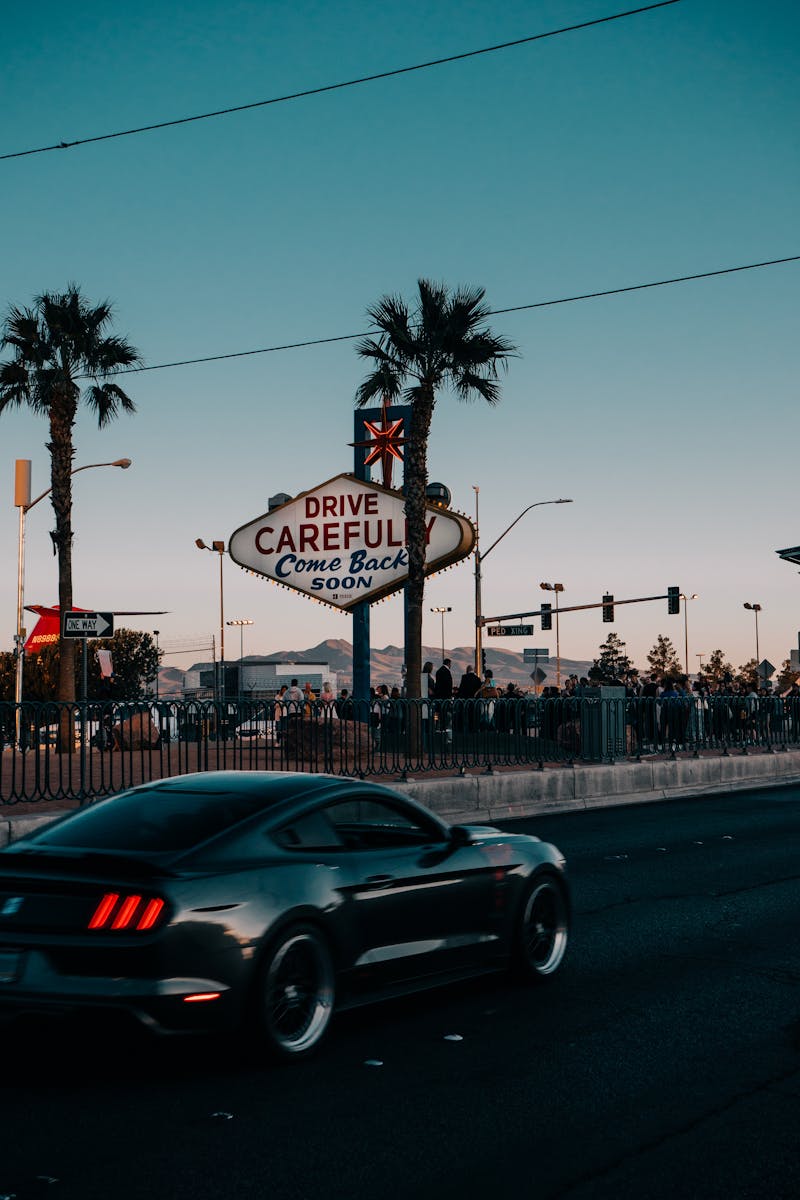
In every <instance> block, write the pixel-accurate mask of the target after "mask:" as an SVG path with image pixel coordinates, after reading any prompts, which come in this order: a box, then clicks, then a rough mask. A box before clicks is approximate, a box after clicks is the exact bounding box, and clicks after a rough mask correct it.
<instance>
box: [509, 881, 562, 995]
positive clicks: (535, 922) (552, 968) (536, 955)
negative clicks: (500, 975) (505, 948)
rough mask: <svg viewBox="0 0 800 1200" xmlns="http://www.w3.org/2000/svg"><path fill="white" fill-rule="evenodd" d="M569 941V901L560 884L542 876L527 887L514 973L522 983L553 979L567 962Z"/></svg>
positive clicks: (517, 933)
mask: <svg viewBox="0 0 800 1200" xmlns="http://www.w3.org/2000/svg"><path fill="white" fill-rule="evenodd" d="M568 941H569V901H568V899H567V892H566V889H565V888H564V886H563V885H562V883H561V881H560V880H559V879H558V878H557V877H556V876H555V875H552V874H550V873H549V872H539V873H538V874H536V875H534V876H533V878H532V879H531V880H530V882H529V883H528V886H527V888H526V890H525V893H524V895H523V898H522V903H521V905H520V910H519V915H518V918H517V923H516V928H515V930H514V946H513V951H512V970H513V974H514V975H515V976H516V977H517V978H521V979H523V980H543V979H549V978H550V976H551V975H554V974H555V973H556V971H557V970H558V969H559V967H560V966H561V963H562V962H563V960H564V955H565V954H566V951H567V942H568Z"/></svg>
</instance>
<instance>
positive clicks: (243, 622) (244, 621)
mask: <svg viewBox="0 0 800 1200" xmlns="http://www.w3.org/2000/svg"><path fill="white" fill-rule="evenodd" d="M226 624H227V625H238V626H239V686H238V688H237V689H236V690H237V692H238V693H239V703H240V704H241V702H242V671H243V670H244V627H245V625H252V624H253V622H252V621H250V620H248V619H247V618H246V617H243V618H241V619H240V620H236V621H227V622H226Z"/></svg>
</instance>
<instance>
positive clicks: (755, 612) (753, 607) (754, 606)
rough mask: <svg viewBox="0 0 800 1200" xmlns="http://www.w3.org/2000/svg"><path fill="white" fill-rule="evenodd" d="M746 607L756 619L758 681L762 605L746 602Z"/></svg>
mask: <svg viewBox="0 0 800 1200" xmlns="http://www.w3.org/2000/svg"><path fill="white" fill-rule="evenodd" d="M744 607H745V608H749V609H750V611H751V613H752V614H753V616H754V617H755V619H756V679H758V663H759V658H760V655H759V653H758V614H759V613H760V612H761V605H760V604H748V602H747V601H745V604H744Z"/></svg>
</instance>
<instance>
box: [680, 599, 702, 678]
mask: <svg viewBox="0 0 800 1200" xmlns="http://www.w3.org/2000/svg"><path fill="white" fill-rule="evenodd" d="M680 596H681V600H682V601H683V659H684V662H685V664H686V678H687V679H688V678H689V618H688V615H687V611H686V610H687V608H688V604H689V601H690V600H699V599H700V597H699V596H698V594H697V592H692V594H691V596H685V595H684V594H683V592H681V594H680Z"/></svg>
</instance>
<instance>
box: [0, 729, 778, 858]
mask: <svg viewBox="0 0 800 1200" xmlns="http://www.w3.org/2000/svg"><path fill="white" fill-rule="evenodd" d="M797 783H800V750H786V751H779V752H776V753H774V754H746V755H745V754H735V755H731V756H730V757H725V756H723V755H720V756H718V757H713V758H711V757H707V758H680V759H675V760H674V761H671V762H670V761H664V760H663V759H658V760H656V759H653V760H651V761H646V760H645V761H643V762H620V763H614V764H613V765H612V764H609V765H602V766H600V765H598V766H575V767H549V768H548V769H547V770H545V771H508V772H493V773H491V774H489V773H488V772H487V773H484V774H482V775H449V776H446V777H444V778H438V779H430V778H427V779H409V780H408V781H407V782H405V783H392V784H391V786H392V787H394V788H396V789H397V790H398V791H400V792H406V793H407V795H409V796H412V797H413V798H414V799H415V800H419V801H420V802H421V803H423V804H425V805H427V806H428V808H431V809H433V811H434V812H436V813H438V814H439V815H440V816H441V817H443V818H444V819H445V820H446V821H448V822H449V823H450V824H455V823H456V822H463V823H464V824H470V823H471V824H473V825H476V824H480V823H486V822H489V823H492V822H494V821H502V820H510V819H512V818H514V817H530V816H535V815H536V814H538V813H559V812H576V811H586V810H589V809H593V808H612V807H615V806H621V805H627V804H648V803H652V802H657V801H659V800H678V799H691V798H692V797H695V796H713V795H719V794H724V793H727V792H736V791H747V790H748V789H752V788H767V787H786V786H788V785H790V784H797ZM63 815H64V814H63V813H61V812H46V813H42V814H41V815H39V814H38V813H31V814H26V815H25V816H20V817H7V818H2V819H0V846H6V845H8V843H9V842H13V841H16V840H17V838H21V837H24V836H25V834H26V833H30V832H32V831H33V830H34V829H38V828H40V827H41V826H43V825H48V824H50V822H52V821H54V820H56V818H57V817H60V816H63Z"/></svg>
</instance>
